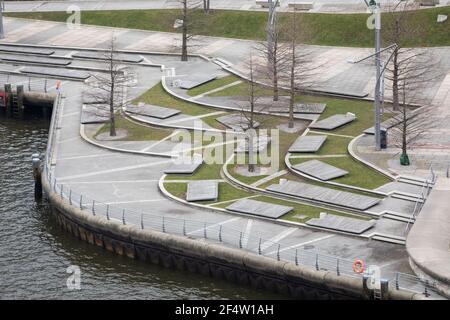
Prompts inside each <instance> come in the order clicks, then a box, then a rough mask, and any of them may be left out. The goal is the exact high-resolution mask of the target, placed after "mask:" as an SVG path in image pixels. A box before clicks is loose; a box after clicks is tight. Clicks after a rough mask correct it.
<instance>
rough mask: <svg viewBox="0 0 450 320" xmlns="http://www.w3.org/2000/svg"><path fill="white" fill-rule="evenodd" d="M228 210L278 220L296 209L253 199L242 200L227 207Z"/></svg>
mask: <svg viewBox="0 0 450 320" xmlns="http://www.w3.org/2000/svg"><path fill="white" fill-rule="evenodd" d="M226 209H227V210H230V211H235V212H240V213H246V214H251V215H255V216H261V217H266V218H272V219H278V218H280V217H281V216H284V215H285V214H286V213H288V212H290V211H292V210H293V209H294V208H292V207H288V206H282V205H278V204H272V203H268V202H262V201H256V200H251V199H241V200H238V201H236V202H233V203H232V204H231V205H229V206H228V207H226Z"/></svg>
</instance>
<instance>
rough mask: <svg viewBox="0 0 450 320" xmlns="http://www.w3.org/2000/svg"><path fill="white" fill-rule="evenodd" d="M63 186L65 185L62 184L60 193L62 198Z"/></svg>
mask: <svg viewBox="0 0 450 320" xmlns="http://www.w3.org/2000/svg"><path fill="white" fill-rule="evenodd" d="M63 188H64V185H61V189H60V194H59V195H60V197H61V199H62V198H63Z"/></svg>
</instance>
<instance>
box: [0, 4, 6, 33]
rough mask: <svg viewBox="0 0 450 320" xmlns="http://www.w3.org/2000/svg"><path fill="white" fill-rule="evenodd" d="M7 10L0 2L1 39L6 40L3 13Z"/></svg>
mask: <svg viewBox="0 0 450 320" xmlns="http://www.w3.org/2000/svg"><path fill="white" fill-rule="evenodd" d="M4 9H5V3H4V2H3V1H1V2H0V39H5V29H4V28H3V11H4Z"/></svg>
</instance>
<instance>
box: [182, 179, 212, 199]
mask: <svg viewBox="0 0 450 320" xmlns="http://www.w3.org/2000/svg"><path fill="white" fill-rule="evenodd" d="M218 197H219V183H218V182H217V181H211V180H197V181H190V182H189V183H188V185H187V193H186V200H187V201H189V202H190V201H207V200H217V198H218Z"/></svg>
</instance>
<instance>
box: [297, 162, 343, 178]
mask: <svg viewBox="0 0 450 320" xmlns="http://www.w3.org/2000/svg"><path fill="white" fill-rule="evenodd" d="M292 168H293V169H295V170H297V171H300V172H302V173H304V174H307V175H309V176H312V177H314V178H317V179H320V180H323V181H327V180H331V179H335V178H339V177H343V176H345V175H346V174H348V171H345V170H342V169H339V168H337V167H335V166H332V165H329V164H328V163H325V162H322V161H319V160H310V161H306V162H302V163H299V164H296V165H294V166H292Z"/></svg>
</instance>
